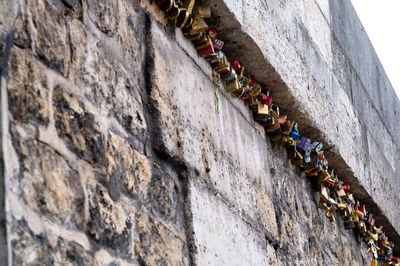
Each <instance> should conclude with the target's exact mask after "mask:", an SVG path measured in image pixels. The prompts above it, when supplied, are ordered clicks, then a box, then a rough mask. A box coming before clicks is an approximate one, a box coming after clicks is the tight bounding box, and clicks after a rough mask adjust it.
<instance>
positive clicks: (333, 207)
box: [325, 206, 336, 223]
mask: <svg viewBox="0 0 400 266" xmlns="http://www.w3.org/2000/svg"><path fill="white" fill-rule="evenodd" d="M335 211H336V208H335V206H331V207H330V208H329V211H327V212H326V214H325V216H326V217H328V218H329V221H330V222H331V223H333V222H335V217H334V216H333V213H334V212H335Z"/></svg>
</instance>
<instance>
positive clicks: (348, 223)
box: [343, 220, 356, 230]
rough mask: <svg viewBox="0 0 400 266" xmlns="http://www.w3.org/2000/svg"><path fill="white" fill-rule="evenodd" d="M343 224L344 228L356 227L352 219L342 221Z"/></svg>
mask: <svg viewBox="0 0 400 266" xmlns="http://www.w3.org/2000/svg"><path fill="white" fill-rule="evenodd" d="M343 225H344V229H345V230H352V229H354V228H356V225H355V223H354V221H352V220H351V221H348V222H344V223H343Z"/></svg>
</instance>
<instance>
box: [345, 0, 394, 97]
mask: <svg viewBox="0 0 400 266" xmlns="http://www.w3.org/2000/svg"><path fill="white" fill-rule="evenodd" d="M351 2H352V4H353V6H354V8H355V10H356V12H357V14H358V16H359V17H360V20H361V22H362V24H363V25H364V28H365V31H366V32H367V34H368V37H369V39H370V40H371V42H372V44H373V45H374V48H375V51H376V54H377V55H378V57H379V59H380V60H381V63H382V65H383V68H384V69H385V72H386V74H387V75H388V77H389V80H390V81H391V83H392V86H393V88H394V90H395V91H396V93H397V97H399V99H400V0H351Z"/></svg>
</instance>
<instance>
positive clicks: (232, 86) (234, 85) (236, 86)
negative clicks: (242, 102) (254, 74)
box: [226, 79, 240, 93]
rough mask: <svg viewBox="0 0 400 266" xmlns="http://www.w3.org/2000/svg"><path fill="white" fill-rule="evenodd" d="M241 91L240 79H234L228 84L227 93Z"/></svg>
mask: <svg viewBox="0 0 400 266" xmlns="http://www.w3.org/2000/svg"><path fill="white" fill-rule="evenodd" d="M238 90H240V83H239V80H238V79H233V80H231V81H229V82H228V83H226V91H227V92H229V93H233V92H235V91H238Z"/></svg>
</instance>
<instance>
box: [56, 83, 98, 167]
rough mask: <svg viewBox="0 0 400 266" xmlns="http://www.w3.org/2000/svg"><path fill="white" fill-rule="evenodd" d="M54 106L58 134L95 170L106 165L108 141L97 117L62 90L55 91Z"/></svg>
mask: <svg viewBox="0 0 400 266" xmlns="http://www.w3.org/2000/svg"><path fill="white" fill-rule="evenodd" d="M53 106H54V120H55V126H56V129H57V133H58V135H59V136H60V138H62V139H64V140H65V142H66V144H67V146H68V148H69V149H70V150H72V151H73V152H75V153H76V154H77V156H79V157H80V158H82V159H84V160H86V161H88V162H89V163H90V164H92V165H93V166H101V165H103V164H104V159H105V158H104V156H103V154H104V152H105V140H104V136H103V134H102V133H101V132H102V129H101V127H100V125H99V124H98V123H96V121H95V118H94V115H93V113H91V112H90V111H88V110H87V109H86V107H85V105H84V104H83V103H82V102H81V101H79V100H78V99H77V97H76V95H73V94H72V93H68V92H66V91H65V89H64V88H62V87H61V86H57V87H55V88H54V92H53Z"/></svg>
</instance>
